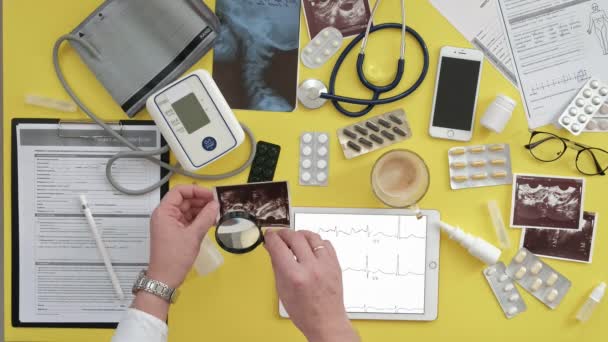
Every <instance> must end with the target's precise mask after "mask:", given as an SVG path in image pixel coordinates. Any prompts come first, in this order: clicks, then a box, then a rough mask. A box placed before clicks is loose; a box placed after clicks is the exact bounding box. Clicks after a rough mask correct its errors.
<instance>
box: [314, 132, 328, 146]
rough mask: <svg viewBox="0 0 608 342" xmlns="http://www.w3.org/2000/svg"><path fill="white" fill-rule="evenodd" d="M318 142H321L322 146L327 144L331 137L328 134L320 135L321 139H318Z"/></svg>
mask: <svg viewBox="0 0 608 342" xmlns="http://www.w3.org/2000/svg"><path fill="white" fill-rule="evenodd" d="M317 140H319V142H320V143H321V144H325V143H326V142H327V140H329V137H328V136H327V134H319V137H317Z"/></svg>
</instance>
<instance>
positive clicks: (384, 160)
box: [371, 149, 431, 208]
mask: <svg viewBox="0 0 608 342" xmlns="http://www.w3.org/2000/svg"><path fill="white" fill-rule="evenodd" d="M371 176H372V180H371V182H372V189H373V191H374V194H376V197H378V199H379V200H380V201H382V202H383V203H384V204H386V205H388V206H389V207H393V208H406V207H415V208H417V207H416V204H417V203H418V202H419V201H420V200H421V199H422V198H423V197H424V195H426V193H427V191H428V189H429V185H430V183H431V182H430V175H429V169H428V167H427V166H426V163H425V162H424V160H423V159H422V158H421V157H420V156H419V155H418V154H416V153H414V152H412V151H409V150H401V149H398V150H392V151H389V152H387V153H385V154H383V155H382V156H381V157H380V158H379V159H378V161H376V164H374V168H373V169H372V175H371Z"/></svg>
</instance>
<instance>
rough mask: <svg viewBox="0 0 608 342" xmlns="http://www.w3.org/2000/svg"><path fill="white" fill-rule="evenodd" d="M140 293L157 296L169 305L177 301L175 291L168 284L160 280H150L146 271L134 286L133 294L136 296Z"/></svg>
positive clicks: (141, 273) (142, 272)
mask: <svg viewBox="0 0 608 342" xmlns="http://www.w3.org/2000/svg"><path fill="white" fill-rule="evenodd" d="M138 291H145V292H148V293H151V294H153V295H155V296H158V297H160V298H162V299H164V300H166V301H167V302H169V303H174V302H175V300H176V298H175V297H176V296H174V293H175V292H176V290H175V289H173V288H171V287H169V286H168V285H167V284H164V283H162V282H160V281H158V280H154V279H150V278H148V277H147V275H146V271H141V272H140V274H139V277H138V278H137V281H136V282H135V285H134V286H133V294H136V293H137V292H138Z"/></svg>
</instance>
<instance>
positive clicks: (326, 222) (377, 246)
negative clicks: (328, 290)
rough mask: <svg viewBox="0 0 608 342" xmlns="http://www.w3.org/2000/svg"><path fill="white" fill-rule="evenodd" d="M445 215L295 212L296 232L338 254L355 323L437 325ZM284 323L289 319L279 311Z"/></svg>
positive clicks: (430, 212)
mask: <svg viewBox="0 0 608 342" xmlns="http://www.w3.org/2000/svg"><path fill="white" fill-rule="evenodd" d="M439 220H440V217H439V212H437V211H434V210H422V217H421V218H420V219H418V218H417V217H416V213H415V212H414V211H411V210H401V209H338V208H292V212H291V226H292V228H293V229H295V230H296V231H299V230H310V231H313V232H315V233H318V234H320V235H321V237H322V238H323V239H325V240H329V241H331V243H332V245H333V246H334V248H335V249H336V253H337V255H338V259H339V261H340V267H341V268H342V279H343V284H344V304H345V306H346V311H347V313H348V316H349V318H351V319H372V320H412V321H432V320H435V319H437V303H438V287H439V243H440V229H439ZM279 306H280V308H279V312H280V315H281V316H282V317H288V314H287V312H286V311H285V309H284V308H283V306H282V305H281V304H280V305H279Z"/></svg>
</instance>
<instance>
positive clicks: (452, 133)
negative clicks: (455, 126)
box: [448, 129, 454, 138]
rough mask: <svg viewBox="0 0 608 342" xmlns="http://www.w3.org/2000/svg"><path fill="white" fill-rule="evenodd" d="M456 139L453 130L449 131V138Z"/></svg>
mask: <svg viewBox="0 0 608 342" xmlns="http://www.w3.org/2000/svg"><path fill="white" fill-rule="evenodd" d="M453 137H454V131H452V130H451V129H450V130H449V131H448V138H453Z"/></svg>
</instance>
